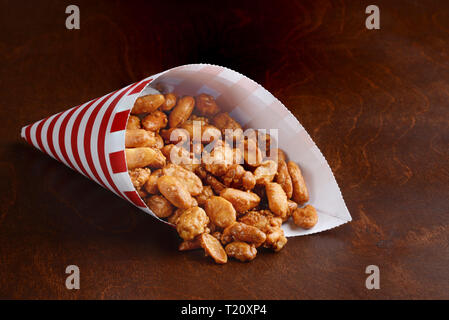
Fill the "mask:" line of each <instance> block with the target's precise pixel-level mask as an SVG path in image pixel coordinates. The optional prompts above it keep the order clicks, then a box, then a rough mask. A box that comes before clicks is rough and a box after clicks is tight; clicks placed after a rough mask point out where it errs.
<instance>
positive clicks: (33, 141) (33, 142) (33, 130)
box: [30, 120, 43, 151]
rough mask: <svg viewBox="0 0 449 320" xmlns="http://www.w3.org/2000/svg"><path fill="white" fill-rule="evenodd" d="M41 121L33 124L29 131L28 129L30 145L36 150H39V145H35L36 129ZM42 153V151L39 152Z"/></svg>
mask: <svg viewBox="0 0 449 320" xmlns="http://www.w3.org/2000/svg"><path fill="white" fill-rule="evenodd" d="M42 121H43V120H41V121H38V122H35V123H33V124H32V125H31V129H30V137H31V143H32V144H33V146H35V147H36V148H37V149H39V150H41V148H39V145H38V144H37V139H36V128H37V126H38V125H39V123H41V122H42ZM41 151H42V150H41Z"/></svg>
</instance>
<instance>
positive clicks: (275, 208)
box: [265, 182, 288, 219]
mask: <svg viewBox="0 0 449 320" xmlns="http://www.w3.org/2000/svg"><path fill="white" fill-rule="evenodd" d="M265 190H266V192H267V198H268V206H269V207H270V210H271V211H272V212H273V213H274V214H275V215H277V216H279V217H281V218H282V219H285V218H286V217H287V215H288V202H287V195H286V194H285V191H284V189H282V187H281V185H280V184H277V183H275V182H269V183H267V184H265Z"/></svg>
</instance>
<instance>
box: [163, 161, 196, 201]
mask: <svg viewBox="0 0 449 320" xmlns="http://www.w3.org/2000/svg"><path fill="white" fill-rule="evenodd" d="M162 172H163V174H164V175H167V176H173V177H175V178H177V179H178V180H179V181H182V183H183V185H184V186H185V187H186V189H187V191H189V192H190V194H191V195H192V196H197V195H199V194H200V193H201V191H202V190H203V183H202V182H201V179H200V178H198V176H197V175H196V174H194V173H193V172H192V171H189V170H187V169H184V168H183V167H181V166H179V165H176V164H173V163H169V164H168V165H167V166H165V168H163V169H162Z"/></svg>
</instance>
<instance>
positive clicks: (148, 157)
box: [125, 147, 165, 170]
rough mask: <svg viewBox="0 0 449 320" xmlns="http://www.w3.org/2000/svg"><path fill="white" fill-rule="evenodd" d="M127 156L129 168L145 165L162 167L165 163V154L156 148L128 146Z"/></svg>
mask: <svg viewBox="0 0 449 320" xmlns="http://www.w3.org/2000/svg"><path fill="white" fill-rule="evenodd" d="M125 156H126V165H127V166H128V169H129V170H132V169H136V168H143V167H151V168H162V167H163V166H164V165H165V157H164V155H163V154H162V152H161V151H159V150H158V149H155V148H146V147H144V148H131V149H130V148H126V149H125Z"/></svg>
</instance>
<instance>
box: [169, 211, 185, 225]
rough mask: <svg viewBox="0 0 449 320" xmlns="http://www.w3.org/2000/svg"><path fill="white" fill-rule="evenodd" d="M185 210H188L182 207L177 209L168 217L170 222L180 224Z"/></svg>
mask: <svg viewBox="0 0 449 320" xmlns="http://www.w3.org/2000/svg"><path fill="white" fill-rule="evenodd" d="M184 211H186V210H185V209H180V208H178V209H176V210H175V212H174V213H173V214H172V215H171V216H170V217H168V219H167V221H168V223H171V224H173V225H175V226H176V225H177V224H178V221H179V217H181V215H182V214H183V213H184Z"/></svg>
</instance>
